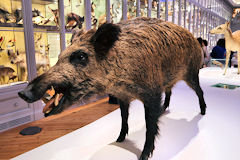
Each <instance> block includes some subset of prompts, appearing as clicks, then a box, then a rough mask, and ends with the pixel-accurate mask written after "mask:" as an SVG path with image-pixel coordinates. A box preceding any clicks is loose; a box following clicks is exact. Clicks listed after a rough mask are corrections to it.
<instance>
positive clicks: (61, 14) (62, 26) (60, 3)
mask: <svg viewBox="0 0 240 160" xmlns="http://www.w3.org/2000/svg"><path fill="white" fill-rule="evenodd" d="M58 9H59V11H60V12H59V27H60V28H59V29H60V49H61V52H62V51H64V50H65V49H66V44H65V18H64V0H58Z"/></svg>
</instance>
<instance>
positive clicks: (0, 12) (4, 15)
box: [0, 8, 16, 23]
mask: <svg viewBox="0 0 240 160" xmlns="http://www.w3.org/2000/svg"><path fill="white" fill-rule="evenodd" d="M7 22H9V23H14V22H16V18H15V17H14V15H12V14H11V13H9V12H8V11H7V10H5V9H3V8H0V23H7Z"/></svg>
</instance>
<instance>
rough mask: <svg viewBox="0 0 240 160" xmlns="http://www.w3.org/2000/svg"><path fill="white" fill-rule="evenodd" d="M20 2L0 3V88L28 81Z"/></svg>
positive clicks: (6, 1)
mask: <svg viewBox="0 0 240 160" xmlns="http://www.w3.org/2000/svg"><path fill="white" fill-rule="evenodd" d="M21 7H22V5H21V2H20V1H11V0H4V1H0V10H1V15H0V88H1V87H5V86H9V85H14V84H18V83H22V82H23V81H27V64H26V52H25V43H24V32H23V26H22V24H18V23H17V20H18V21H19V19H22V17H20V15H22V10H21Z"/></svg>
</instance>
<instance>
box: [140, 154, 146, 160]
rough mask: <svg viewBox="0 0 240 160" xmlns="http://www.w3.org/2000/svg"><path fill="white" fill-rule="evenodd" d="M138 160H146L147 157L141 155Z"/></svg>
mask: <svg viewBox="0 0 240 160" xmlns="http://www.w3.org/2000/svg"><path fill="white" fill-rule="evenodd" d="M139 160H148V156H147V155H143V154H142V155H141V156H140V158H139Z"/></svg>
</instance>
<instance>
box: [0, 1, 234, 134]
mask: <svg viewBox="0 0 240 160" xmlns="http://www.w3.org/2000/svg"><path fill="white" fill-rule="evenodd" d="M231 13H232V12H231V8H230V7H229V6H227V5H225V4H224V2H219V1H207V0H32V1H29V0H4V1H1V2H0V71H1V72H0V104H1V105H0V107H1V109H0V110H1V112H0V131H1V130H4V129H6V128H11V127H14V126H15V125H19V124H21V123H26V122H29V121H32V120H36V119H39V118H41V117H42V113H41V112H42V107H43V106H42V105H43V104H42V102H38V103H33V104H27V103H25V102H23V101H22V100H20V99H19V98H18V95H17V92H18V91H19V90H21V89H22V88H24V87H25V86H26V85H27V82H28V81H30V80H32V79H33V78H34V77H36V76H37V75H40V74H42V73H44V72H46V71H47V70H48V69H49V68H50V67H51V66H53V65H54V64H55V63H56V62H57V60H58V55H59V54H60V52H61V51H62V50H64V49H65V48H66V46H68V45H70V44H71V42H70V41H71V37H72V32H73V30H77V29H86V30H89V29H91V28H96V29H97V28H98V27H99V26H100V25H101V24H103V23H105V22H106V21H107V22H112V23H118V22H119V21H121V20H126V19H131V18H134V17H139V16H141V17H153V18H160V19H162V20H167V21H171V22H173V23H175V24H178V25H181V26H183V27H185V28H187V29H188V30H189V31H190V32H192V33H193V34H194V36H195V37H202V38H203V39H207V40H208V42H209V46H208V52H210V51H211V49H212V47H213V46H215V45H216V41H217V40H218V39H219V38H221V37H222V36H219V35H209V34H208V32H209V30H211V29H212V28H214V27H216V26H218V25H219V24H222V23H225V21H226V20H230V18H231V16H232V15H231ZM26 42H27V43H26ZM213 66H214V65H213ZM5 106H9V107H7V109H6V108H4V107H5ZM3 108H4V109H3ZM27 116H28V117H27ZM29 116H30V117H29ZM24 117H27V118H25V119H24ZM21 118H22V120H21ZM17 119H18V120H17ZM19 119H20V120H19ZM10 122H11V124H10ZM20 122H21V123H20Z"/></svg>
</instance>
